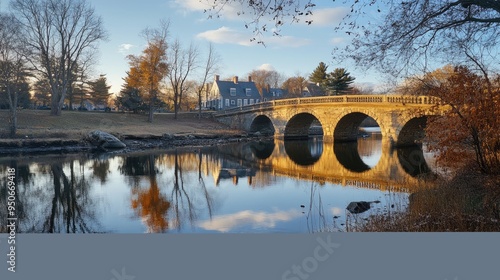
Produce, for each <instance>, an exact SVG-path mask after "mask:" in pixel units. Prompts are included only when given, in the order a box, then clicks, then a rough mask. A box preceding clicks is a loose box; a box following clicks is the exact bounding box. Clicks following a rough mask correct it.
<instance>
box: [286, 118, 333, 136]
mask: <svg viewBox="0 0 500 280" xmlns="http://www.w3.org/2000/svg"><path fill="white" fill-rule="evenodd" d="M314 123H315V124H317V126H318V127H321V131H320V132H317V133H318V134H321V135H322V134H323V128H322V124H321V121H320V120H319V119H318V118H317V117H316V116H315V115H314V114H312V113H310V112H303V113H299V114H296V115H294V116H293V117H291V118H290V119H289V120H288V122H287V123H286V126H285V131H284V132H285V133H284V135H283V136H284V139H286V140H293V139H308V138H309V136H310V132H311V125H312V124H314ZM318 129H319V128H318Z"/></svg>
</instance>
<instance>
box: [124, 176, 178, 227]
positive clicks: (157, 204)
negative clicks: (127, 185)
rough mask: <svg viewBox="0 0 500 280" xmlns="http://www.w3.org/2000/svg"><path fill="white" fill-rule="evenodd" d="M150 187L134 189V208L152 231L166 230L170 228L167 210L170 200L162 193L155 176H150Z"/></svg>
mask: <svg viewBox="0 0 500 280" xmlns="http://www.w3.org/2000/svg"><path fill="white" fill-rule="evenodd" d="M150 183H151V185H150V187H149V188H148V189H146V190H137V189H134V190H133V191H132V193H133V194H134V195H135V199H132V208H133V209H134V210H135V211H136V213H137V214H138V215H139V216H141V217H142V219H143V221H145V223H146V225H147V226H148V229H149V231H151V232H164V231H165V230H166V229H168V220H167V212H168V209H169V208H170V202H169V201H168V200H167V199H166V198H165V197H164V196H163V195H162V194H161V193H160V190H159V188H158V184H157V182H156V179H155V178H150Z"/></svg>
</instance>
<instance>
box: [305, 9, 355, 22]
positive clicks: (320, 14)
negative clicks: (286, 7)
mask: <svg viewBox="0 0 500 280" xmlns="http://www.w3.org/2000/svg"><path fill="white" fill-rule="evenodd" d="M347 12H348V10H347V9H346V8H326V9H319V10H313V13H312V15H310V16H307V17H306V20H312V24H311V26H321V27H323V26H332V25H334V24H337V23H339V22H340V21H341V20H342V19H343V18H344V17H345V16H346V15H347Z"/></svg>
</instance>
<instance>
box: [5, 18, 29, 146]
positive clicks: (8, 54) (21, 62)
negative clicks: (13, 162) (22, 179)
mask: <svg viewBox="0 0 500 280" xmlns="http://www.w3.org/2000/svg"><path fill="white" fill-rule="evenodd" d="M19 27H20V24H19V22H18V21H17V20H16V19H15V18H14V17H13V16H12V15H4V14H0V92H2V93H4V92H6V93H7V99H8V102H9V107H10V119H9V131H10V135H11V136H15V135H16V132H17V104H18V96H19V92H20V91H21V90H22V84H23V83H24V84H25V81H26V78H27V69H26V60H25V56H24V55H25V53H24V51H25V48H24V47H23V45H22V44H20V38H21V34H20V29H19Z"/></svg>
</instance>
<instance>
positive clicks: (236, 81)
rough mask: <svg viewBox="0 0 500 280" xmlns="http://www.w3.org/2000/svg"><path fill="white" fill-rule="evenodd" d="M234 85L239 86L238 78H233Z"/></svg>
mask: <svg viewBox="0 0 500 280" xmlns="http://www.w3.org/2000/svg"><path fill="white" fill-rule="evenodd" d="M233 83H235V84H237V83H238V76H234V77H233Z"/></svg>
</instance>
